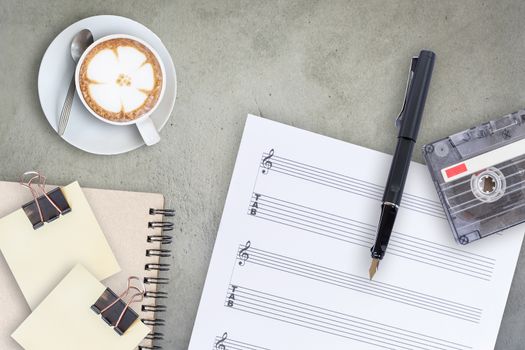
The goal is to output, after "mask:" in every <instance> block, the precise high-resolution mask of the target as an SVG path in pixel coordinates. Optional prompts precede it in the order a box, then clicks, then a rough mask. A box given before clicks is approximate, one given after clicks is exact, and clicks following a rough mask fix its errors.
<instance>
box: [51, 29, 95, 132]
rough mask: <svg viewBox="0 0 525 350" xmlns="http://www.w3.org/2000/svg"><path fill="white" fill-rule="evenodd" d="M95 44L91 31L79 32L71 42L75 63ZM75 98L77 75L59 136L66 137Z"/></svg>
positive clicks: (61, 119) (72, 81) (68, 91)
mask: <svg viewBox="0 0 525 350" xmlns="http://www.w3.org/2000/svg"><path fill="white" fill-rule="evenodd" d="M92 43H93V34H91V32H90V31H89V29H82V30H81V31H80V32H78V33H77V34H76V35H75V37H74V38H73V41H72V42H71V58H73V61H75V63H77V62H78V60H79V59H80V56H82V54H83V53H84V51H86V49H87V48H88V47H89V45H91V44H92ZM73 97H75V73H73V78H72V79H71V83H69V89H68V90H67V95H66V100H65V101H64V105H63V106H62V112H60V118H59V120H58V134H59V135H60V136H62V135H64V132H65V131H66V127H67V123H68V122H69V114H70V113H71V106H72V105H73Z"/></svg>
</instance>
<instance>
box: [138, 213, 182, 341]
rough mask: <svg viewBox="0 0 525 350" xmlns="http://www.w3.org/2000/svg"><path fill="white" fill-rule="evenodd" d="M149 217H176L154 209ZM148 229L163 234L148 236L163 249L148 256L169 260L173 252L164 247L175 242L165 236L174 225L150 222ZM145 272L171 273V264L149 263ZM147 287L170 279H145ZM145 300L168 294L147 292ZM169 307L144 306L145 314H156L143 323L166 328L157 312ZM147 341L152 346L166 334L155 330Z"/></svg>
mask: <svg viewBox="0 0 525 350" xmlns="http://www.w3.org/2000/svg"><path fill="white" fill-rule="evenodd" d="M149 215H163V216H164V217H173V216H175V211H174V210H172V209H154V208H150V210H149ZM148 228H150V229H155V228H160V229H161V231H162V234H160V235H159V234H156V235H155V234H153V235H148V236H147V242H148V243H159V244H160V245H161V248H152V249H146V256H158V257H159V258H167V257H170V256H171V250H170V249H165V248H164V247H163V246H164V245H167V244H170V243H171V242H172V240H173V237H172V236H170V235H165V234H164V233H165V232H169V231H173V228H174V225H173V223H172V222H170V221H164V220H163V221H150V222H148ZM144 270H145V271H159V272H163V271H169V270H170V264H166V263H160V262H159V263H148V264H146V265H144ZM143 282H144V284H145V285H166V284H168V282H169V278H166V277H144V280H143ZM144 298H145V299H166V298H168V293H166V292H160V291H152V290H150V291H148V290H147V291H146V293H144ZM166 310H167V307H166V306H165V305H145V304H144V305H142V311H143V312H152V313H154V315H155V316H154V317H153V318H143V319H141V321H142V322H143V323H144V324H145V325H148V326H152V327H157V326H164V325H165V324H166V321H165V320H163V319H160V318H157V317H156V313H157V312H165V311H166ZM146 339H148V340H151V341H152V344H154V342H157V341H159V340H163V339H164V334H163V333H160V332H157V331H156V330H155V329H154V330H153V331H152V332H151V333H149V334H148V336H147V337H146ZM157 349H162V346H159V345H151V346H144V345H143V346H139V347H138V350H157Z"/></svg>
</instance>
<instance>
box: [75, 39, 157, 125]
mask: <svg viewBox="0 0 525 350" xmlns="http://www.w3.org/2000/svg"><path fill="white" fill-rule="evenodd" d="M163 79H164V77H163V73H162V69H161V66H160V64H159V62H158V60H157V57H156V56H155V54H154V53H153V52H152V51H151V50H150V49H149V48H147V47H146V46H145V45H143V44H142V43H140V42H138V41H136V40H133V39H130V38H114V39H109V40H106V41H102V42H100V43H99V44H97V45H95V46H94V47H93V48H92V49H90V51H89V52H88V53H87V55H86V56H85V58H84V60H83V61H82V65H81V66H80V70H79V75H78V84H79V88H80V91H81V93H82V97H83V99H84V101H85V103H86V104H87V105H88V106H89V108H91V110H92V111H93V112H95V113H96V114H97V115H99V116H100V117H102V118H104V119H107V120H109V121H112V122H129V121H133V120H135V119H137V118H139V117H141V116H142V115H144V114H145V113H148V111H150V110H151V109H153V108H154V107H155V105H156V104H157V102H158V99H159V98H160V95H161V92H162V84H163Z"/></svg>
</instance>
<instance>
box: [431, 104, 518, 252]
mask: <svg viewBox="0 0 525 350" xmlns="http://www.w3.org/2000/svg"><path fill="white" fill-rule="evenodd" d="M423 156H424V158H425V161H426V163H427V166H428V168H429V170H430V174H431V176H432V180H433V182H434V185H435V186H436V189H437V192H438V195H439V198H440V200H441V203H442V204H443V208H444V210H445V214H446V215H447V218H448V220H449V223H450V226H451V228H452V232H453V234H454V236H455V239H456V241H457V242H459V243H461V244H467V243H470V242H472V241H475V240H478V239H480V238H483V237H486V236H489V235H491V234H493V233H496V232H499V231H502V230H505V229H506V228H509V227H511V226H514V225H517V224H520V223H522V222H524V221H525V110H520V111H518V112H516V113H512V114H509V115H506V116H504V117H502V118H500V119H497V120H493V121H490V122H488V123H485V124H482V125H479V126H477V127H473V128H471V129H468V130H465V131H462V132H460V133H457V134H454V135H451V136H449V137H447V138H444V139H441V140H438V141H436V142H433V143H430V144H427V145H425V146H424V147H423Z"/></svg>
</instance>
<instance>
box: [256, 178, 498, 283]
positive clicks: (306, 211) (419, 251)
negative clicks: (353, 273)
mask: <svg viewBox="0 0 525 350" xmlns="http://www.w3.org/2000/svg"><path fill="white" fill-rule="evenodd" d="M273 170H274V168H272V171H273ZM248 214H249V215H251V216H254V217H257V218H260V219H264V220H268V221H272V222H274V223H278V224H282V225H287V226H290V227H294V228H296V229H300V230H302V231H305V232H309V233H314V234H318V235H322V236H324V237H329V238H332V239H337V240H340V241H344V242H347V243H350V244H354V245H358V246H362V247H364V248H366V249H367V250H369V249H370V247H371V246H372V244H373V243H374V238H375V234H376V227H375V226H374V225H371V224H368V223H365V222H361V221H357V220H353V219H349V218H347V217H343V216H340V215H335V214H331V213H328V212H325V211H321V210H317V209H315V208H311V207H307V206H303V205H300V204H297V203H293V202H290V201H285V200H281V199H279V198H276V197H271V196H266V195H264V194H261V193H253V194H252V198H251V201H250V204H249V207H248ZM388 253H389V254H390V255H396V256H398V257H402V258H404V259H408V260H412V261H416V262H419V263H423V264H427V265H431V266H434V267H437V268H440V269H445V270H448V271H452V272H455V273H459V274H462V275H465V276H469V277H473V278H477V279H481V280H486V281H490V279H491V277H492V274H493V271H494V266H495V260H494V259H492V258H489V257H486V256H482V255H479V254H474V253H471V252H466V251H463V250H460V249H457V248H452V247H446V246H444V245H440V244H438V243H434V242H430V241H426V240H423V239H420V238H417V237H413V236H411V235H407V234H404V233H401V232H396V231H394V232H393V234H392V237H391V238H390V244H389V247H388Z"/></svg>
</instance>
